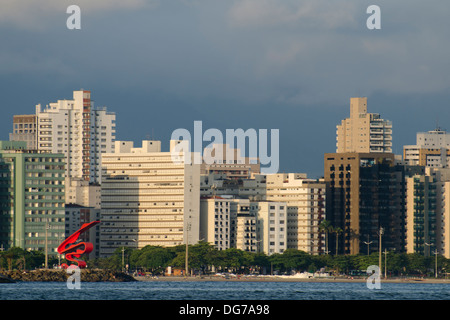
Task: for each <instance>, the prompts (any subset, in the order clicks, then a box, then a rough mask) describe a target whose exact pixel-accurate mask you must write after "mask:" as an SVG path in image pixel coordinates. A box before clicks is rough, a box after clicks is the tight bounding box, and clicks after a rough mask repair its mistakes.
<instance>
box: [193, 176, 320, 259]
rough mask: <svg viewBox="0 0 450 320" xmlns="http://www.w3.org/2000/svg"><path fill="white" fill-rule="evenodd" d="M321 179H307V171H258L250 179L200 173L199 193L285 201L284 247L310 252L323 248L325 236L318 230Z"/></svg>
mask: <svg viewBox="0 0 450 320" xmlns="http://www.w3.org/2000/svg"><path fill="white" fill-rule="evenodd" d="M325 192H326V184H325V182H324V181H319V180H315V179H308V178H307V176H306V174H301V173H283V174H259V175H258V174H257V175H254V177H252V178H251V179H241V180H239V181H236V180H235V179H229V178H227V176H226V175H223V174H222V175H216V174H210V175H202V177H201V194H202V196H211V195H213V194H215V195H218V196H221V195H227V196H233V197H239V198H245V199H249V200H250V201H251V202H252V203H253V202H261V201H267V202H281V203H286V219H285V220H284V222H285V231H286V237H287V238H286V248H289V249H297V250H302V251H305V252H308V253H311V254H320V253H322V252H323V251H324V248H325V247H324V245H325V243H324V237H323V234H322V233H321V232H320V230H319V224H320V222H321V221H322V220H323V219H325V218H326V217H325V203H326V199H325Z"/></svg>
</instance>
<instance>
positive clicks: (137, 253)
mask: <svg viewBox="0 0 450 320" xmlns="http://www.w3.org/2000/svg"><path fill="white" fill-rule="evenodd" d="M44 260H45V255H44V253H43V252H42V251H26V250H23V249H21V248H11V249H9V250H6V251H3V252H1V253H0V268H1V269H3V270H12V269H19V270H31V269H35V268H41V267H42V266H43V264H44ZM185 261H186V246H185V245H180V246H175V247H170V248H165V247H159V246H146V247H144V248H142V249H132V248H127V247H124V248H118V249H117V250H116V251H115V252H114V254H113V255H111V256H110V257H108V258H97V259H90V260H87V263H88V268H100V269H107V270H123V269H124V268H127V267H128V268H127V270H128V271H130V272H133V271H136V270H139V271H144V272H147V273H150V274H154V275H160V274H163V273H164V271H165V269H166V267H168V266H171V267H173V268H180V269H184V268H185ZM62 262H66V261H65V260H64V259H61V263H62ZM436 262H437V270H438V274H439V276H440V277H443V276H444V275H446V273H447V272H449V270H450V260H449V259H446V258H445V257H443V256H439V255H438V256H429V257H425V256H423V255H420V254H406V253H395V252H387V254H386V255H385V254H384V253H383V255H382V268H381V274H382V275H384V273H385V271H384V270H385V269H384V268H385V265H386V271H387V272H386V273H387V275H388V276H419V275H420V276H434V274H435V265H436ZM58 264H59V261H58V257H57V256H55V255H51V256H49V266H50V267H52V266H57V265H58ZM378 264H379V255H378V253H372V254H370V255H363V254H359V255H326V254H324V255H310V254H308V253H306V252H303V251H300V250H295V249H287V250H285V251H284V252H283V253H275V254H272V255H270V256H269V255H266V254H264V253H251V252H246V251H242V250H238V249H235V248H230V249H227V250H217V249H216V248H215V247H214V246H212V245H211V244H209V243H207V242H199V243H197V244H195V245H189V249H188V266H189V270H192V271H193V272H195V273H196V274H207V273H209V272H211V270H212V266H214V270H215V272H233V273H237V274H249V273H256V274H292V273H295V272H305V271H306V272H311V273H314V272H317V271H319V270H321V271H325V272H330V273H332V274H335V275H340V274H346V275H352V274H357V271H359V273H360V274H365V272H366V270H367V268H368V267H369V266H371V265H377V266H378Z"/></svg>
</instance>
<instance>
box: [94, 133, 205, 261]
mask: <svg viewBox="0 0 450 320" xmlns="http://www.w3.org/2000/svg"><path fill="white" fill-rule="evenodd" d="M116 144H117V147H116V148H115V153H106V154H103V157H102V170H103V172H102V183H101V185H102V189H101V207H102V219H101V220H102V224H101V245H100V255H101V256H109V255H111V254H112V253H113V252H114V250H116V249H117V248H119V247H123V246H125V247H136V248H143V247H145V246H147V245H155V246H164V247H170V246H176V245H180V244H183V243H186V242H187V243H189V244H195V243H197V242H198V241H199V239H200V238H199V234H200V230H199V226H200V165H198V164H194V163H193V161H190V164H188V163H187V162H186V161H184V160H183V159H181V161H173V159H172V153H171V152H161V143H160V141H143V142H142V147H141V148H134V147H133V143H132V142H122V141H117V142H116Z"/></svg>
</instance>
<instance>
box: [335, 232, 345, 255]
mask: <svg viewBox="0 0 450 320" xmlns="http://www.w3.org/2000/svg"><path fill="white" fill-rule="evenodd" d="M333 232H334V233H336V255H338V245H339V234H340V233H342V232H343V230H342V229H341V228H339V227H336V228H333Z"/></svg>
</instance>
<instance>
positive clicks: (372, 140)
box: [336, 97, 392, 153]
mask: <svg viewBox="0 0 450 320" xmlns="http://www.w3.org/2000/svg"><path fill="white" fill-rule="evenodd" d="M336 152H338V153H343V152H387V153H391V152H392V123H391V122H390V121H388V120H383V119H382V118H381V117H380V115H379V114H377V113H368V112H367V98H365V97H364V98H351V99H350V117H349V118H346V119H344V120H342V121H341V124H340V125H338V126H337V131H336Z"/></svg>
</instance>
